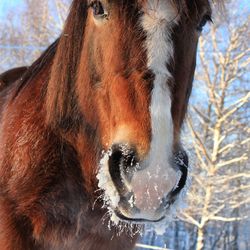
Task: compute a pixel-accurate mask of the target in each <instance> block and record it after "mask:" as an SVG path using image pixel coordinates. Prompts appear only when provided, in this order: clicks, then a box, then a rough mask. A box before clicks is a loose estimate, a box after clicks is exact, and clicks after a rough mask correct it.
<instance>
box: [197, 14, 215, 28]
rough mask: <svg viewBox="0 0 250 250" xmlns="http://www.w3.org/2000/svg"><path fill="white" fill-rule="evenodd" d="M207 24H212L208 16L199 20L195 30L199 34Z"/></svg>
mask: <svg viewBox="0 0 250 250" xmlns="http://www.w3.org/2000/svg"><path fill="white" fill-rule="evenodd" d="M207 22H213V20H212V18H211V16H210V15H205V16H203V18H202V19H201V21H200V23H199V25H198V26H197V30H198V31H199V32H201V31H202V30H203V28H204V26H205V25H206V24H207Z"/></svg>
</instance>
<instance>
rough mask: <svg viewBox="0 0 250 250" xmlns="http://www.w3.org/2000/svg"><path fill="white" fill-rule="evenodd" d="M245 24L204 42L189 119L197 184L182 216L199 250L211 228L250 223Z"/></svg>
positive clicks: (209, 35) (222, 29)
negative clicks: (240, 222)
mask: <svg viewBox="0 0 250 250" xmlns="http://www.w3.org/2000/svg"><path fill="white" fill-rule="evenodd" d="M224 18H225V17H224ZM230 18H231V17H228V19H230ZM244 18H245V19H244V20H243V22H240V23H239V24H238V23H237V22H236V23H235V24H234V25H228V24H227V25H224V26H223V27H221V26H218V25H213V26H212V27H211V28H210V30H209V32H207V33H206V34H205V35H204V36H203V37H202V38H201V40H200V47H199V55H198V57H199V63H200V64H199V65H200V67H199V68H198V72H197V75H196V91H195V94H196V95H197V94H198V95H199V96H200V99H199V98H198V99H195V102H194V103H193V104H192V106H191V108H190V114H189V116H188V117H187V128H188V130H189V132H190V133H189V136H190V135H191V137H189V139H188V143H190V142H191V141H192V144H191V150H192V151H193V154H194V155H193V159H194V160H193V164H194V167H193V184H192V189H191V192H190V195H189V197H188V198H189V207H190V209H188V210H187V211H186V212H184V213H183V214H182V216H181V218H182V219H183V220H185V221H186V222H188V223H190V224H192V225H194V226H195V228H196V229H197V242H196V249H197V250H200V249H204V248H205V243H206V241H207V240H206V236H207V235H206V233H207V232H208V231H207V230H208V228H209V227H211V225H215V224H217V225H221V228H225V227H224V223H230V222H231V223H237V222H239V221H241V220H247V219H249V218H250V217H249V216H250V214H249V203H250V184H249V183H250V168H249V165H247V163H249V146H250V139H249V137H250V133H249V132H250V128H249V125H248V124H249V113H250V109H249V107H250V106H249V99H250V88H249V85H248V80H249V79H247V72H248V70H249V61H250V59H249V54H250V49H249V47H248V44H247V41H248V39H249V22H248V20H249V16H247V17H244ZM224 21H225V22H226V20H224ZM220 22H221V20H220ZM216 23H217V22H216ZM218 23H219V22H218ZM222 25H223V23H222ZM219 28H220V29H219ZM190 138H192V140H190ZM234 225H236V224H234ZM217 229H218V228H217ZM234 229H236V227H235V228H234ZM219 233H220V232H218V231H216V232H215V234H214V241H216V240H215V239H216V235H218V234H219ZM235 233H236V232H235V231H234V234H235ZM222 236H223V235H222ZM211 244H212V243H211ZM208 247H211V245H210V246H208ZM209 249H211V248H209Z"/></svg>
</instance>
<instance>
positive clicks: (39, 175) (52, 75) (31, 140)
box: [0, 0, 212, 250]
mask: <svg viewBox="0 0 250 250" xmlns="http://www.w3.org/2000/svg"><path fill="white" fill-rule="evenodd" d="M211 12H212V11H211V4H210V3H209V1H208V0H194V1H188V0H109V1H106V0H93V1H91V0H73V2H72V4H71V8H70V12H69V15H68V17H67V20H66V23H65V26H64V29H63V31H62V34H61V35H60V37H59V38H58V39H57V40H56V41H55V42H54V43H53V44H51V45H50V46H49V47H48V49H47V50H46V51H45V52H44V53H43V54H42V55H41V56H40V57H39V58H38V59H37V60H36V61H35V62H34V63H33V64H32V65H30V66H29V67H28V68H25V69H24V70H21V71H19V73H18V74H19V75H18V74H17V75H16V76H14V78H13V79H11V80H7V81H6V84H5V85H4V87H3V88H2V90H1V92H0V249H2V250H14V249H15V250H19V249H20V250H23V249H25V250H33V249H41V250H42V249H51V250H57V249H60V250H61V249H84V250H97V249H98V250H107V249H109V250H117V249H123V250H129V249H133V248H134V246H135V243H136V241H137V240H138V237H139V232H138V228H139V229H140V225H144V224H145V223H152V224H156V223H161V222H163V221H165V220H167V219H168V218H169V216H171V214H172V213H173V211H174V210H175V207H176V204H178V202H179V201H180V199H181V197H182V194H183V193H184V192H185V189H186V186H187V178H188V156H187V153H186V152H185V150H184V148H183V146H182V144H181V140H180V133H181V128H182V124H183V121H184V118H185V114H186V111H187V106H188V101H189V97H190V93H191V89H192V82H193V76H194V71H195V64H196V51H197V43H198V39H199V36H200V34H201V31H202V29H203V27H204V26H205V24H206V23H207V22H209V21H211ZM18 78H19V79H18ZM126 228H128V230H127V229H126Z"/></svg>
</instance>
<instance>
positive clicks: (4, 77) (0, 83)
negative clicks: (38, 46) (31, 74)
mask: <svg viewBox="0 0 250 250" xmlns="http://www.w3.org/2000/svg"><path fill="white" fill-rule="evenodd" d="M27 69H28V67H25V66H23V67H18V68H14V69H10V70H8V71H6V72H4V73H3V74H1V75H0V91H1V90H2V89H4V88H5V87H6V86H7V85H9V84H11V83H12V82H15V81H16V80H18V79H19V78H20V77H21V76H22V75H23V74H24V72H25V71H26V70H27Z"/></svg>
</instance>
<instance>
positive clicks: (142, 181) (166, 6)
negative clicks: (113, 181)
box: [131, 0, 179, 218]
mask: <svg viewBox="0 0 250 250" xmlns="http://www.w3.org/2000/svg"><path fill="white" fill-rule="evenodd" d="M144 13H145V14H144V15H143V17H142V27H143V29H144V30H145V31H146V33H147V41H146V46H147V53H148V68H149V69H150V70H152V71H153V73H154V74H155V81H154V89H153V91H152V98H151V106H150V114H151V127H152V141H151V146H150V151H149V154H148V157H147V158H146V159H145V160H144V161H143V162H142V163H141V164H142V166H143V167H144V166H145V169H144V170H141V171H138V172H136V173H135V174H134V176H133V179H132V183H131V188H132V191H133V192H134V193H135V204H136V206H137V207H138V208H139V209H140V210H141V212H142V213H140V216H142V215H143V216H144V217H146V218H147V217H150V218H152V216H154V213H155V211H156V209H157V208H158V207H159V206H160V203H161V200H162V198H163V197H165V196H166V195H167V194H168V193H169V192H171V190H172V189H173V188H174V187H175V185H176V183H178V180H179V177H178V174H179V173H177V172H176V170H174V169H173V168H172V167H171V163H170V159H171V157H172V147H173V122H172V116H171V103H172V101H171V93H170V90H169V87H168V81H169V80H170V78H171V74H170V72H169V71H168V69H167V64H168V63H169V61H170V60H171V59H172V56H173V44H172V41H171V37H170V34H171V28H172V26H173V25H174V22H173V20H174V19H175V17H176V16H177V10H176V9H175V8H174V6H173V5H172V4H171V3H170V1H168V0H148V1H147V4H146V6H145V7H144Z"/></svg>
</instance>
